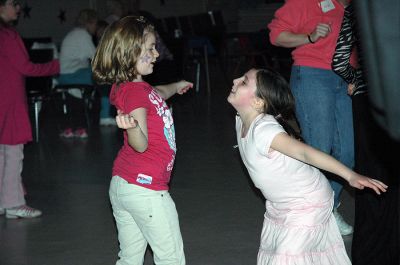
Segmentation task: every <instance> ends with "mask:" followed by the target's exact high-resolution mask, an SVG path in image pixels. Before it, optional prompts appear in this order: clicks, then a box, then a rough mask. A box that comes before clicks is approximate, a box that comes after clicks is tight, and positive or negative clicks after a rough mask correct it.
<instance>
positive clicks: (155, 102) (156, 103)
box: [110, 82, 176, 190]
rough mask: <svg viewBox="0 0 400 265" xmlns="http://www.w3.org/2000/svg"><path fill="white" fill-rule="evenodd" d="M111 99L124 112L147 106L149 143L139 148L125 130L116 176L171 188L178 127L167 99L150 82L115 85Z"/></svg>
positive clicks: (146, 184)
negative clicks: (142, 150) (143, 147)
mask: <svg viewBox="0 0 400 265" xmlns="http://www.w3.org/2000/svg"><path fill="white" fill-rule="evenodd" d="M110 101H111V103H112V104H113V105H115V107H116V108H117V109H119V110H121V111H122V112H123V113H126V114H128V113H131V112H132V111H133V110H135V109H137V108H145V109H146V110H147V130H148V147H147V150H146V151H145V152H143V153H140V152H136V151H135V150H134V149H133V148H132V147H131V146H130V145H129V144H128V139H127V133H126V131H124V145H123V146H122V148H121V150H120V151H119V153H118V156H117V158H116V159H115V161H114V167H113V172H112V174H113V176H120V177H122V178H123V179H125V180H126V181H128V182H129V183H132V184H136V185H139V186H142V187H145V188H148V189H152V190H168V183H169V180H170V176H171V171H172V168H173V165H174V160H175V152H176V146H175V129H174V122H173V119H172V115H171V112H170V110H169V109H168V106H167V104H166V103H165V101H164V99H163V98H161V96H160V95H159V94H158V93H157V92H156V91H155V90H154V89H153V88H152V87H151V86H150V85H149V84H148V83H146V82H127V83H123V84H120V86H119V87H118V88H117V86H116V85H113V87H112V89H111V93H110Z"/></svg>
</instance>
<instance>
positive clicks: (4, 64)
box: [0, 26, 60, 145]
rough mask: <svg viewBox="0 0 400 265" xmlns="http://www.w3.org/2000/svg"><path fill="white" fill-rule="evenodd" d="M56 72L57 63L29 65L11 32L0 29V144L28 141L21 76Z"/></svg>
mask: <svg viewBox="0 0 400 265" xmlns="http://www.w3.org/2000/svg"><path fill="white" fill-rule="evenodd" d="M59 72H60V65H59V63H58V61H57V60H55V61H52V62H50V63H46V64H33V63H31V62H30V61H29V55H28V52H27V51H26V49H25V46H24V43H23V41H22V39H21V37H20V36H19V34H18V33H17V32H16V31H15V29H13V28H11V27H1V26H0V144H7V145H16V144H25V143H27V142H28V141H31V140H32V130H31V124H30V120H29V112H28V104H27V98H26V92H25V76H46V75H55V74H57V73H59Z"/></svg>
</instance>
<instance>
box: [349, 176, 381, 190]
mask: <svg viewBox="0 0 400 265" xmlns="http://www.w3.org/2000/svg"><path fill="white" fill-rule="evenodd" d="M349 184H350V186H352V187H354V188H357V189H360V190H362V189H364V188H365V187H368V188H371V189H373V190H374V191H375V192H376V193H377V194H381V192H386V189H387V188H388V186H387V185H386V184H385V183H383V182H381V181H379V180H376V179H372V178H368V177H365V176H362V175H360V174H357V173H354V175H353V176H351V177H350V179H349Z"/></svg>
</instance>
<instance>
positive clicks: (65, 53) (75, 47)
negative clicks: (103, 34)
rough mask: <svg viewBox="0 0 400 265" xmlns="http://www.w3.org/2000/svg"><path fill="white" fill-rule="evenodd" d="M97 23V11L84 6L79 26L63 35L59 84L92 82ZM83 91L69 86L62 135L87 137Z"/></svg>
mask: <svg viewBox="0 0 400 265" xmlns="http://www.w3.org/2000/svg"><path fill="white" fill-rule="evenodd" d="M96 27H97V13H96V11H94V10H91V9H83V10H81V11H80V12H79V15H78V17H77V19H76V27H75V28H73V29H72V30H71V31H70V32H69V33H68V34H67V35H66V36H65V37H64V39H63V41H62V43H61V50H60V65H61V71H60V76H59V78H58V84H59V85H67V84H86V85H92V84H93V81H92V71H91V66H90V60H91V59H92V58H93V56H94V53H95V51H96V48H95V46H94V43H93V39H92V35H94V34H95V32H96ZM81 98H82V92H81V91H80V90H79V89H70V90H69V91H68V93H66V99H65V100H66V101H67V106H68V107H67V109H68V110H67V113H66V115H65V120H64V128H63V131H62V133H61V134H60V136H61V137H65V138H71V137H78V138H87V137H88V135H87V132H86V128H85V127H86V122H85V117H84V115H83V113H84V105H83V101H82V100H81Z"/></svg>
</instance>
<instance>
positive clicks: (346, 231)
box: [333, 209, 353, 236]
mask: <svg viewBox="0 0 400 265" xmlns="http://www.w3.org/2000/svg"><path fill="white" fill-rule="evenodd" d="M333 216H334V217H335V219H336V223H337V225H338V227H339V231H340V234H341V235H342V236H348V235H351V234H352V233H353V227H352V226H351V225H349V224H348V223H346V221H345V220H344V219H343V217H342V215H341V214H340V213H339V212H338V211H337V209H334V210H333Z"/></svg>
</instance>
